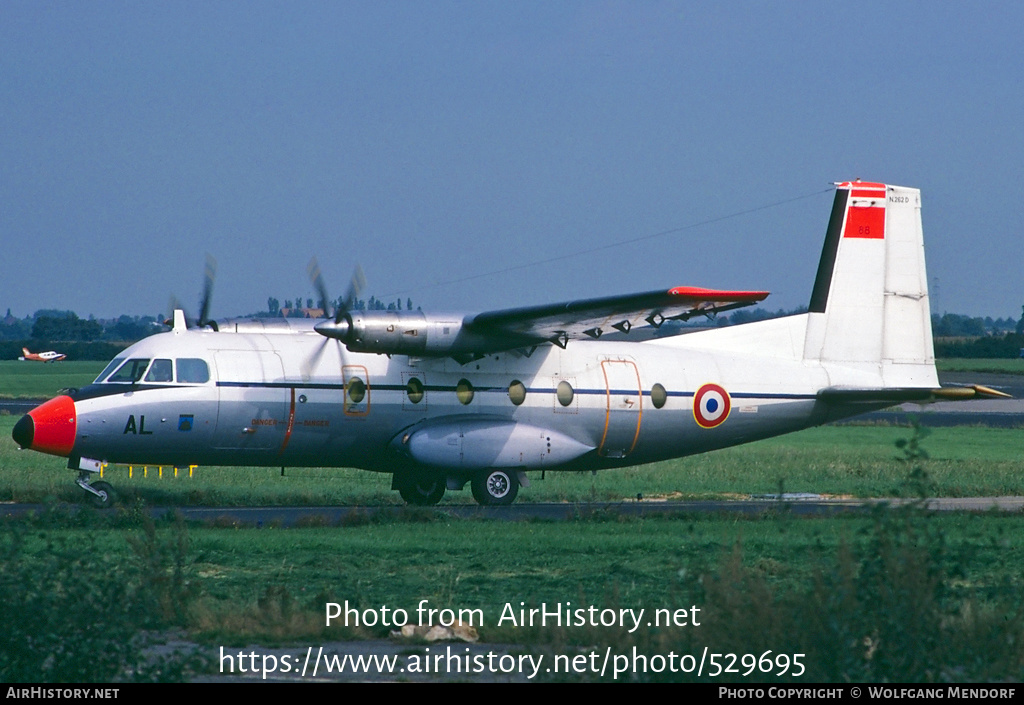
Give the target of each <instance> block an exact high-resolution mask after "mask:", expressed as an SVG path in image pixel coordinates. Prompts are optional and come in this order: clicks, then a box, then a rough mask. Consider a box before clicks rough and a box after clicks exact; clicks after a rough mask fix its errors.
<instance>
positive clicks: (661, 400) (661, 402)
mask: <svg viewBox="0 0 1024 705" xmlns="http://www.w3.org/2000/svg"><path fill="white" fill-rule="evenodd" d="M666 401H668V392H666V391H665V388H664V387H663V386H661V385H660V384H655V385H654V386H653V387H651V403H653V404H654V408H655V409H660V408H661V407H663V406H665V402H666Z"/></svg>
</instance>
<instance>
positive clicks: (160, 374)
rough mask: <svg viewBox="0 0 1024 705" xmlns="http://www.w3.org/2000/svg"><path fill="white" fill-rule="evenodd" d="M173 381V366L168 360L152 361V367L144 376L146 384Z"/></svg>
mask: <svg viewBox="0 0 1024 705" xmlns="http://www.w3.org/2000/svg"><path fill="white" fill-rule="evenodd" d="M173 380H174V366H173V365H172V364H171V361H170V360H153V366H152V367H150V368H149V373H147V374H146V380H145V381H147V382H171V381H173Z"/></svg>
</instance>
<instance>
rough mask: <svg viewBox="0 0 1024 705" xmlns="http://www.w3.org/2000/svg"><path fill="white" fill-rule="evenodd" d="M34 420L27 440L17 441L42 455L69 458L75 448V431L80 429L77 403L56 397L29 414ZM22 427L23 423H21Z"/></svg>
mask: <svg viewBox="0 0 1024 705" xmlns="http://www.w3.org/2000/svg"><path fill="white" fill-rule="evenodd" d="M28 417H29V418H31V419H32V427H31V429H30V430H29V429H26V430H29V433H28V434H23V435H27V436H29V437H27V438H19V439H15V440H17V441H18V442H19V444H22V441H23V440H27V441H28V443H27V444H22V445H23V447H25V448H31V449H32V450H38V451H39V452H41V453H49V454H51V455H63V456H67V455H70V454H71V449H72V448H74V446H75V430H76V428H77V427H78V415H77V414H76V413H75V402H74V401H72V399H71V397H67V396H61V397H54V398H53V399H51V400H50V401H48V402H45V403H43V404H40V405H39V406H37V407H36V408H34V409H32V411H30V412H28ZM18 424H19V425H20V424H21V422H20V421H19V422H18Z"/></svg>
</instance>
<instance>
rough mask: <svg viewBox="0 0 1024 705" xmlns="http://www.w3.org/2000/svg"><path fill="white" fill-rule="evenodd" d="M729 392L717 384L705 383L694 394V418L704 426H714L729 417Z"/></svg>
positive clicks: (730, 406)
mask: <svg viewBox="0 0 1024 705" xmlns="http://www.w3.org/2000/svg"><path fill="white" fill-rule="evenodd" d="M731 409H732V402H731V401H730V400H729V393H728V392H727V391H725V389H723V388H722V387H720V386H718V385H717V384H705V385H704V386H702V387H701V388H700V389H698V390H697V393H696V394H694V395H693V418H694V419H696V420H697V425H698V426H701V427H703V428H714V427H715V426H718V425H719V424H721V423H722V422H723V421H725V420H726V419H727V418H728V417H729V411H730V410H731Z"/></svg>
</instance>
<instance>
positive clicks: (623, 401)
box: [597, 360, 643, 458]
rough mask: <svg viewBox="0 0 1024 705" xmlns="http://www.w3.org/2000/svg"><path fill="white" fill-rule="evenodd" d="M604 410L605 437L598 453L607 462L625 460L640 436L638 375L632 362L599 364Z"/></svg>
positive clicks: (611, 361)
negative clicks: (602, 373)
mask: <svg viewBox="0 0 1024 705" xmlns="http://www.w3.org/2000/svg"><path fill="white" fill-rule="evenodd" d="M601 370H602V371H603V372H604V381H605V391H606V407H605V420H604V434H603V435H602V437H601V444H600V445H599V446H598V449H597V450H598V453H600V454H601V455H603V456H605V457H608V458H625V457H626V456H627V455H629V454H630V453H632V452H633V449H634V448H635V447H636V441H637V437H639V435H640V417H641V415H642V407H643V394H642V393H641V390H640V371H639V370H638V369H637V367H636V363H634V362H633V361H632V360H602V361H601Z"/></svg>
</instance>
